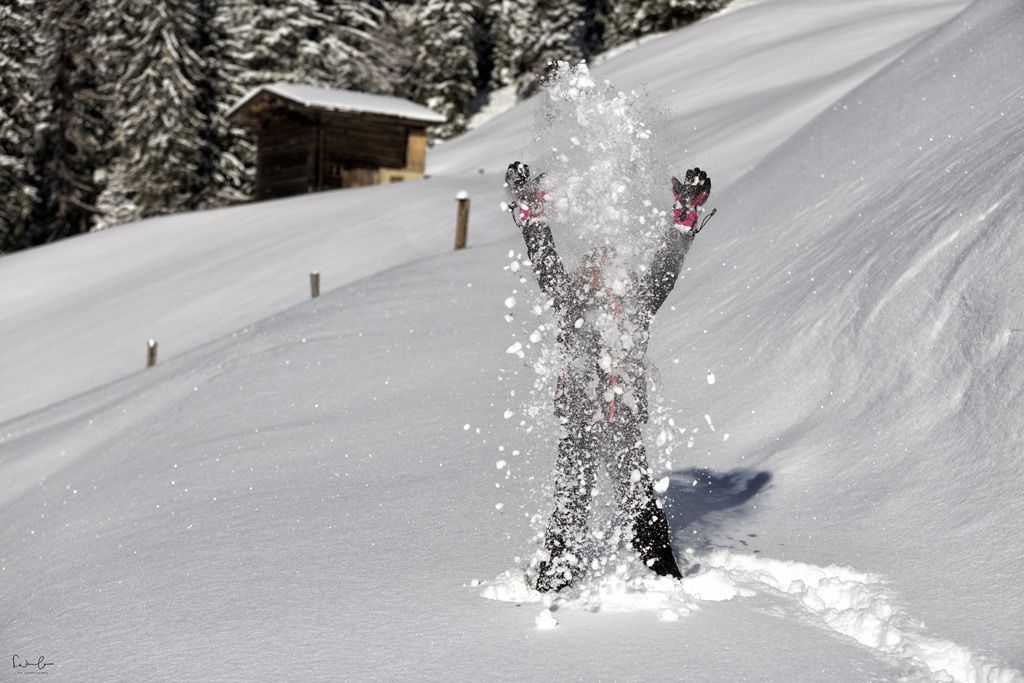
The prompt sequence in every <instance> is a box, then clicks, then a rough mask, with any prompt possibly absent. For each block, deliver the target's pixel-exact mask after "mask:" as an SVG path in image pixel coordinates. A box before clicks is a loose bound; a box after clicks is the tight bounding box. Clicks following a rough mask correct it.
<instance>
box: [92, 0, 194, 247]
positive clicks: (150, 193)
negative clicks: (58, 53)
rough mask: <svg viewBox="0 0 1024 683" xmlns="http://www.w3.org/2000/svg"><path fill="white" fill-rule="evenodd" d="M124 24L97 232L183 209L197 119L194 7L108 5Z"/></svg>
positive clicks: (164, 0) (169, 0)
mask: <svg viewBox="0 0 1024 683" xmlns="http://www.w3.org/2000/svg"><path fill="white" fill-rule="evenodd" d="M115 2H117V3H118V4H119V6H120V8H121V10H122V12H123V15H122V16H123V18H124V22H125V29H126V30H125V32H124V37H125V41H126V42H125V43H124V45H123V53H124V54H125V59H126V61H125V64H124V70H123V72H122V73H121V74H120V75H119V78H118V80H117V84H116V86H115V87H114V89H113V95H114V100H113V104H114V107H115V108H116V111H117V113H118V117H117V119H116V126H117V128H116V131H115V133H114V139H113V148H114V150H115V154H116V156H115V159H114V161H113V164H112V166H111V168H110V170H109V173H108V175H107V187H106V189H105V190H104V191H103V193H102V195H101V198H100V204H101V205H102V207H103V212H104V215H103V217H102V218H101V219H100V221H99V222H98V226H99V227H103V226H104V225H111V224H114V223H115V222H123V221H124V220H125V219H126V218H132V219H134V218H139V217H142V216H148V215H154V214H162V213H174V212H177V211H182V210H186V209H188V208H191V207H192V206H193V203H194V201H195V200H194V197H193V194H194V192H195V191H196V174H197V171H198V170H199V167H200V156H201V155H200V150H201V148H202V146H203V144H204V133H205V132H206V131H205V125H204V124H205V122H204V114H203V112H202V110H201V102H200V98H199V93H198V90H197V87H196V83H197V81H199V80H200V76H201V73H202V64H201V62H200V58H199V55H198V54H196V52H195V50H193V49H192V46H191V43H192V41H193V40H194V33H195V30H196V26H195V6H194V3H186V2H180V1H176V0H154V1H153V2H142V1H140V0H115Z"/></svg>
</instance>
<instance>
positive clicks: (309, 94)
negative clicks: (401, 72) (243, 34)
mask: <svg viewBox="0 0 1024 683" xmlns="http://www.w3.org/2000/svg"><path fill="white" fill-rule="evenodd" d="M261 92H269V93H273V94H274V95H277V96H278V97H282V98H284V99H286V100H291V101H292V102H296V103H298V104H301V105H303V106H306V107H312V108H315V109H327V110H330V111H345V112H361V113H367V114H378V115H382V116H394V117H396V118H401V119H406V120H410V121H422V122H424V123H444V122H445V121H446V119H445V117H444V116H442V115H441V114H438V113H437V112H436V111H433V110H432V109H428V108H427V107H424V106H423V105H421V104H416V103H415V102H410V101H409V100H404V99H402V98H400V97H391V96H389V95H372V94H370V93H365V92H357V91H355V90H337V89H335V88H322V87H319V86H315V85H303V84H300V83H267V84H266V85H261V86H258V87H256V88H253V89H252V90H250V91H249V92H247V93H246V94H245V96H244V97H242V99H240V100H239V101H238V102H236V103H235V106H233V107H231V109H230V110H229V111H228V113H227V115H228V116H231V115H233V114H234V113H235V112H237V111H239V110H240V109H242V108H244V107H245V105H246V103H247V102H249V101H250V100H252V99H253V98H254V97H256V96H257V95H259V94H260V93H261Z"/></svg>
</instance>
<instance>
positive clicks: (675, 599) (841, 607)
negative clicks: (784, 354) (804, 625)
mask: <svg viewBox="0 0 1024 683" xmlns="http://www.w3.org/2000/svg"><path fill="white" fill-rule="evenodd" d="M693 563H694V564H695V565H696V564H699V565H700V566H701V567H702V570H701V571H700V572H699V573H697V574H696V575H693V576H690V577H687V578H685V579H683V580H682V581H681V582H680V581H675V580H672V579H668V578H663V577H653V576H646V577H642V578H633V579H627V578H622V577H621V576H611V577H602V578H601V579H599V580H595V581H591V582H584V583H583V584H582V585H581V586H580V588H578V589H577V590H576V591H575V592H574V593H572V594H570V596H569V597H568V598H564V597H556V596H551V595H544V594H541V593H538V592H537V591H534V590H533V589H532V588H530V586H529V585H528V584H527V579H526V577H525V575H524V574H523V573H522V572H521V571H517V570H509V571H506V572H505V573H504V574H503V575H501V576H499V577H498V578H496V579H495V580H494V581H489V582H483V583H482V584H480V594H481V595H482V596H483V597H484V598H487V599H490V600H499V601H504V602H516V603H529V602H541V603H544V605H545V609H544V611H543V612H541V614H540V615H539V616H538V618H537V624H538V628H544V629H551V628H554V627H555V625H557V620H556V619H555V617H554V616H553V614H552V613H557V610H558V609H559V608H569V609H578V610H584V611H587V612H597V611H601V612H613V613H614V612H627V611H636V610H650V611H656V612H658V613H659V617H660V618H661V619H663V620H666V621H672V620H675V619H678V618H680V617H681V616H685V615H686V614H689V613H690V612H693V611H694V610H696V609H699V605H700V603H701V602H721V601H724V600H732V599H734V598H754V597H757V596H765V597H769V598H773V599H776V600H778V601H779V602H780V603H781V608H782V611H783V613H784V614H786V615H787V616H788V617H790V618H795V619H801V620H807V621H810V622H813V623H817V624H819V625H821V626H824V627H826V628H828V629H829V630H832V631H834V632H836V633H838V634H840V635H843V636H846V637H848V638H852V639H854V640H856V641H857V642H858V643H860V644H861V645H864V646H867V647H869V648H872V649H873V650H876V651H877V652H879V653H880V654H882V655H884V656H886V657H888V658H889V659H891V660H893V661H894V662H897V663H900V664H903V665H905V666H907V667H908V668H909V669H910V672H909V676H908V678H909V679H911V680H932V681H956V682H964V683H1012V682H1013V681H1024V674H1022V672H1020V671H1017V670H1015V669H1011V668H1008V667H1003V666H1000V665H998V664H996V663H994V662H992V661H990V660H988V659H986V658H985V657H982V656H980V655H977V654H975V653H973V652H971V651H970V650H968V649H967V648H965V647H963V646H961V645H958V644H956V643H953V642H950V641H948V640H942V639H940V638H936V637H934V636H932V635H929V634H928V633H927V631H926V629H925V626H924V624H922V623H920V622H918V621H916V620H914V619H912V618H911V617H909V616H908V615H906V614H904V613H903V612H902V611H901V610H900V608H899V607H898V606H897V604H896V599H895V596H894V594H893V591H892V590H891V589H890V587H889V586H888V585H887V584H886V582H885V581H884V579H883V578H882V577H880V576H878V575H876V574H869V573H864V572H860V571H857V570H855V569H851V568H849V567H842V566H837V565H829V566H826V567H820V566H817V565H813V564H807V563H803V562H792V561H786V560H776V559H772V558H767V557H757V556H754V555H747V554H741V553H735V552H732V551H728V550H716V551H713V552H711V553H708V554H706V555H701V556H697V557H694V558H693Z"/></svg>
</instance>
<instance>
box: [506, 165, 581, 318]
mask: <svg viewBox="0 0 1024 683" xmlns="http://www.w3.org/2000/svg"><path fill="white" fill-rule="evenodd" d="M537 180H539V176H538V177H537V178H531V177H530V168H529V166H527V165H526V164H523V163H520V162H518V161H516V162H513V163H511V164H509V166H508V171H507V172H506V173H505V184H506V185H507V186H508V192H509V199H510V204H511V206H510V208H511V210H512V219H513V220H514V221H515V222H516V225H518V226H519V228H520V229H521V230H522V231H523V241H524V242H526V253H527V255H528V256H529V258H530V263H531V264H532V265H533V272H534V273H535V274H536V276H537V283H538V284H539V285H540V290H541V292H543V294H544V296H546V297H547V298H548V299H551V300H553V301H554V305H555V308H556V309H558V310H565V308H566V304H567V299H568V294H569V276H568V275H567V274H566V272H565V266H564V265H563V264H562V259H561V257H560V256H559V255H558V250H557V249H555V239H554V237H552V236H551V226H550V225H548V222H547V220H546V219H545V218H544V211H543V197H542V195H541V192H540V188H539V187H538V184H537Z"/></svg>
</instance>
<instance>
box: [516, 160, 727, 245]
mask: <svg viewBox="0 0 1024 683" xmlns="http://www.w3.org/2000/svg"><path fill="white" fill-rule="evenodd" d="M543 177H544V174H543V173H541V174H540V175H537V176H532V177H531V176H530V167H529V166H527V165H526V164H524V163H523V162H521V161H513V162H512V163H511V164H509V165H508V170H507V171H506V172H505V185H506V187H508V191H509V196H510V198H511V199H512V203H513V206H512V207H511V210H512V211H513V212H515V211H516V210H517V209H518V211H519V220H518V221H517V222H518V223H520V224H522V223H525V222H526V221H527V220H529V218H530V216H531V214H533V213H536V209H537V207H538V206H539V205H540V202H541V201H542V200H543V198H544V194H545V191H544V190H543V189H541V187H540V179H541V178H543ZM672 194H673V195H675V204H674V205H673V207H672V220H673V222H674V223H675V225H676V227H678V228H679V229H680V230H682V231H683V232H692V233H693V234H694V235H696V234H697V233H698V232H700V230H701V228H703V227H704V224H705V223H707V221H708V219H709V218H711V216H713V215H714V213H715V212H714V211H712V212H711V215H709V216H708V217H707V218H705V219H704V221H703V222H702V223H701V224H700V225H697V214H698V213H700V212H703V211H704V204H705V203H707V201H708V197H710V196H711V178H710V177H709V176H708V174H707V172H705V171H702V170H700V169H699V168H691V169H690V170H688V171H687V172H686V175H685V176H683V180H682V181H680V180H679V179H678V178H676V177H673V178H672ZM514 215H515V213H513V216H514Z"/></svg>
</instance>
